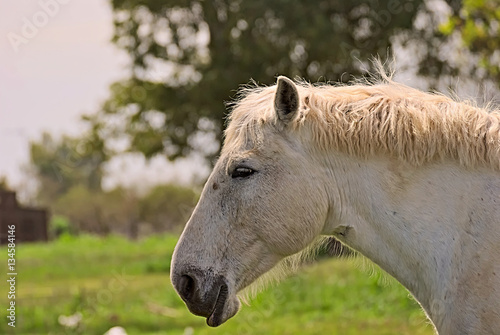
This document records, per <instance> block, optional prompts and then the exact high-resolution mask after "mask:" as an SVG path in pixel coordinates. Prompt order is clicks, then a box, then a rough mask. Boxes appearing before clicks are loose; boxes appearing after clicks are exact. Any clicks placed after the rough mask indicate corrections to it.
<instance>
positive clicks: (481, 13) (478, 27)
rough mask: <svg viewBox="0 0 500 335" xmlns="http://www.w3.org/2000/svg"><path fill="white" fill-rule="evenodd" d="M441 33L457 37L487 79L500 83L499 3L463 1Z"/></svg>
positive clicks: (493, 0) (488, 0)
mask: <svg viewBox="0 0 500 335" xmlns="http://www.w3.org/2000/svg"><path fill="white" fill-rule="evenodd" d="M439 28H440V31H441V32H442V33H443V34H444V35H445V36H451V35H452V34H454V33H456V34H458V35H459V36H460V38H461V40H462V41H463V44H464V45H465V46H466V47H467V48H468V49H469V50H470V51H471V52H472V53H474V54H476V55H478V57H479V64H478V65H479V66H480V67H482V68H483V69H486V72H487V76H488V77H489V78H491V79H494V80H495V81H496V82H497V83H500V4H499V2H498V0H464V1H463V6H462V7H461V8H460V9H459V10H458V11H455V12H454V13H453V14H452V15H451V16H450V18H449V19H448V21H447V22H446V23H444V24H442V25H441V26H440V27H439ZM499 86H500V84H499Z"/></svg>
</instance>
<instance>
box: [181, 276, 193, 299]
mask: <svg viewBox="0 0 500 335" xmlns="http://www.w3.org/2000/svg"><path fill="white" fill-rule="evenodd" d="M194 285H195V281H194V279H193V278H192V277H190V276H188V275H182V276H181V277H180V278H179V293H180V295H181V297H183V298H184V299H186V300H189V299H190V298H191V297H192V296H193V293H194Z"/></svg>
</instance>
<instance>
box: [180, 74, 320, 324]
mask: <svg viewBox="0 0 500 335" xmlns="http://www.w3.org/2000/svg"><path fill="white" fill-rule="evenodd" d="M301 89H302V88H301V87H298V86H296V85H295V84H294V83H293V82H292V81H291V80H289V79H287V78H284V77H280V78H279V79H278V83H277V85H276V86H274V87H269V88H265V89H262V90H261V91H259V92H258V93H253V94H252V93H251V94H249V95H247V97H246V98H244V99H243V100H242V101H240V103H239V104H238V105H237V106H236V108H235V109H234V111H233V113H232V115H231V121H230V123H229V126H228V129H227V131H226V140H225V143H224V147H223V149H222V152H221V156H220V158H219V160H218V162H217V164H216V166H215V168H214V170H213V172H212V174H211V175H210V177H209V179H208V181H207V183H206V185H205V187H204V190H203V193H202V196H201V199H200V201H199V203H198V205H197V206H196V208H195V210H194V212H193V214H192V216H191V218H190V220H189V222H188V223H187V225H186V227H185V229H184V232H183V234H182V236H181V238H180V240H179V242H178V244H177V247H176V249H175V252H174V256H173V260H172V270H171V278H172V282H173V284H174V287H175V289H176V290H177V292H178V293H179V295H180V296H181V297H182V299H183V300H184V301H185V303H186V304H187V306H188V308H189V309H190V311H191V312H192V313H194V314H196V315H200V316H203V317H206V318H207V323H208V324H209V325H210V326H218V325H220V324H222V323H223V322H225V321H226V320H227V319H229V318H230V317H232V316H233V315H235V314H236V312H237V311H238V309H239V305H240V303H239V300H238V298H237V297H236V294H237V292H238V291H240V290H242V289H243V288H245V287H246V286H247V285H249V284H250V283H252V282H253V281H255V279H257V278H258V277H259V276H261V275H262V274H263V273H265V272H267V271H268V270H270V269H271V268H272V267H273V266H274V265H276V264H277V263H278V262H279V261H280V260H281V259H283V258H284V257H287V256H289V255H292V254H294V253H297V252H299V251H300V250H302V249H304V248H305V247H306V246H307V245H309V244H310V243H311V242H312V241H313V240H314V239H315V238H316V237H317V236H318V235H319V234H321V232H322V229H323V225H324V223H325V220H326V217H327V213H328V210H329V206H328V201H327V194H326V187H325V185H324V184H323V180H324V178H323V177H322V176H321V169H311V166H312V164H314V162H312V161H311V153H310V152H309V151H310V150H309V149H308V148H307V147H306V145H305V144H304V143H303V141H301V140H300V136H298V128H299V127H300V120H301V118H302V111H303V110H305V108H306V107H305V102H306V101H307V99H308V98H307V97H305V96H299V92H300V91H301Z"/></svg>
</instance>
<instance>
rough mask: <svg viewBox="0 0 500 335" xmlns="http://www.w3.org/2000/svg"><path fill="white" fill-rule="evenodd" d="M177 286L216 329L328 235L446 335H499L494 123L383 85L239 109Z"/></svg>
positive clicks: (256, 99) (268, 99) (301, 91)
mask: <svg viewBox="0 0 500 335" xmlns="http://www.w3.org/2000/svg"><path fill="white" fill-rule="evenodd" d="M225 136H226V137H225V143H224V146H223V149H222V152H221V156H220V158H219V160H218V162H217V164H216V166H215V168H214V170H213V172H212V174H211V175H210V177H209V179H208V181H207V183H206V185H205V188H204V190H203V193H202V196H201V199H200V201H199V203H198V205H197V206H196V208H195V210H194V212H193V214H192V216H191V218H190V220H189V222H188V223H187V225H186V227H185V229H184V232H183V234H182V236H181V238H180V240H179V242H178V244H177V247H176V249H175V252H174V256H173V260H172V270H171V278H172V282H173V284H174V286H175V288H176V290H177V292H178V293H179V295H180V296H181V297H182V299H183V300H184V301H185V303H186V304H187V306H188V308H189V310H190V311H191V312H192V313H194V314H196V315H200V316H203V317H206V318H207V323H208V324H209V325H210V326H218V325H220V324H222V323H223V322H225V321H226V320H227V319H229V318H230V317H232V316H233V315H235V314H236V312H237V311H238V309H239V306H240V303H239V300H238V298H237V295H236V294H237V293H238V292H239V291H240V290H242V289H243V288H245V287H246V286H248V285H249V284H250V283H252V282H254V281H255V280H256V279H257V278H258V277H260V276H261V275H262V274H264V273H265V272H267V271H268V270H270V269H271V268H273V267H274V266H275V265H276V264H277V263H278V262H280V260H283V259H284V258H287V257H288V256H291V255H293V254H296V253H298V252H300V251H301V250H303V249H305V248H306V247H307V246H308V245H310V244H311V243H313V241H314V240H315V239H316V238H317V237H318V236H322V235H327V236H335V237H336V238H337V239H339V240H340V241H342V242H343V243H345V244H346V245H348V246H350V247H352V248H354V249H356V250H358V251H359V252H360V253H362V254H363V255H365V256H366V257H368V258H369V259H371V260H372V261H374V262H375V263H377V264H378V265H380V267H382V268H383V269H384V270H385V271H387V272H388V273H389V274H391V275H392V276H394V277H395V278H396V279H398V280H399V281H400V282H401V283H402V284H403V285H404V286H405V287H406V288H407V289H408V290H409V291H410V292H411V293H412V294H413V295H414V297H415V299H416V300H418V301H419V302H420V304H421V306H422V307H423V308H424V310H425V311H426V313H427V315H428V317H429V318H430V320H432V322H433V324H434V326H435V328H436V330H437V331H438V332H439V334H493V333H495V334H500V113H499V112H494V111H487V110H485V109H481V108H478V107H476V106H475V105H473V104H472V103H469V102H456V101H454V100H452V99H449V98H447V97H444V96H442V95H437V94H429V93H423V92H420V91H418V90H415V89H411V88H409V87H406V86H404V85H401V84H397V83H394V82H392V81H391V80H390V79H389V78H385V80H384V81H383V82H381V83H378V84H375V85H366V84H357V85H353V86H343V87H333V86H326V85H325V86H319V87H317V86H311V85H307V84H304V83H294V82H292V81H291V80H289V79H287V78H285V77H279V78H278V81H277V85H276V86H272V87H266V88H255V89H250V90H246V92H245V96H244V97H243V98H242V99H241V100H240V101H239V102H237V103H236V104H235V107H234V109H233V111H232V113H231V116H230V123H229V125H228V127H227V130H226V133H225Z"/></svg>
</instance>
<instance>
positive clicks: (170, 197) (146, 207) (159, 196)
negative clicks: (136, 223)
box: [139, 184, 198, 232]
mask: <svg viewBox="0 0 500 335" xmlns="http://www.w3.org/2000/svg"><path fill="white" fill-rule="evenodd" d="M197 201H198V194H197V193H196V192H195V191H193V190H192V189H190V188H186V187H182V186H178V185H172V184H166V185H158V186H156V187H154V188H152V189H151V190H150V191H149V193H148V194H146V195H145V196H144V197H143V198H142V199H141V200H140V203H139V216H140V218H141V220H142V221H144V222H147V223H150V224H151V225H152V226H153V228H154V229H155V231H157V232H161V231H176V230H177V231H180V230H181V229H182V227H184V224H185V223H186V221H187V220H188V219H189V215H190V214H191V212H192V211H193V208H194V206H195V205H196V202H197Z"/></svg>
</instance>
